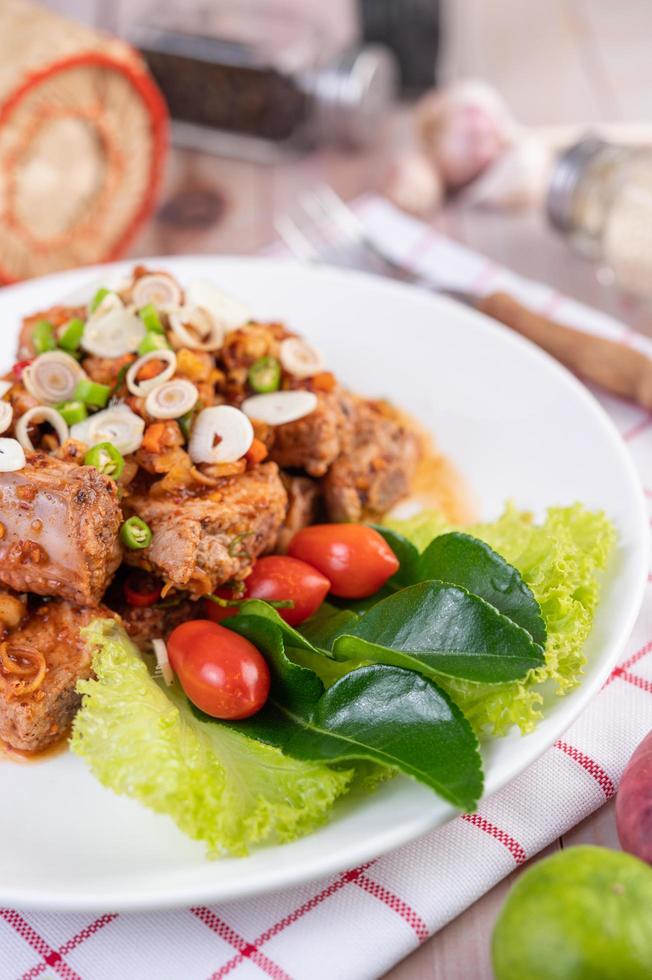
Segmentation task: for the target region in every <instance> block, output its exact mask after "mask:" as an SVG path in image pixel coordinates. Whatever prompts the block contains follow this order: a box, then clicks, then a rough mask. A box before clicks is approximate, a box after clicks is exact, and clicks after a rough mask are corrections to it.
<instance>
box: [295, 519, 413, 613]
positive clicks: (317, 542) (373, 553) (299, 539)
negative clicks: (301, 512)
mask: <svg viewBox="0 0 652 980" xmlns="http://www.w3.org/2000/svg"><path fill="white" fill-rule="evenodd" d="M288 550H289V553H290V554H291V555H292V556H293V557H294V558H300V559H301V560H302V561H306V562H308V563H309V564H310V565H314V567H315V568H318V569H319V571H320V572H323V574H324V575H325V576H326V577H327V578H328V579H329V580H330V583H331V592H332V593H333V595H337V596H341V597H342V598H343V599H366V597H367V596H370V595H374V593H376V592H378V590H379V589H380V588H382V586H383V585H384V584H385V582H386V581H387V579H388V578H391V576H392V575H394V573H395V572H397V571H398V568H399V561H398V558H397V557H396V555H395V554H394V552H393V551H392V549H391V548H390V546H389V545H388V544H387V542H386V541H385V539H384V538H383V537H382V535H380V534H379V533H378V531H374V529H373V528H372V527H367V526H366V525H364V524H313V525H312V526H311V527H304V528H303V530H302V531H299V532H298V533H297V534H295V536H294V537H293V538H292V541H291V542H290V547H289V549H288Z"/></svg>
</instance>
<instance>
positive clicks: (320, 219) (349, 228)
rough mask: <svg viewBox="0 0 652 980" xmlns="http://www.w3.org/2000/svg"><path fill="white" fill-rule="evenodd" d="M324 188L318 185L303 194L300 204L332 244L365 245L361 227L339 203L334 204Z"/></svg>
mask: <svg viewBox="0 0 652 980" xmlns="http://www.w3.org/2000/svg"><path fill="white" fill-rule="evenodd" d="M323 190H324V189H323V188H321V187H317V188H313V189H312V190H311V191H307V192H306V193H304V194H302V195H301V197H300V198H299V201H298V204H299V206H300V207H302V208H303V210H304V211H305V213H306V214H307V215H308V217H309V218H310V219H311V221H312V222H313V224H314V225H315V227H317V228H319V229H320V231H321V232H322V233H323V234H324V235H325V236H326V237H327V238H328V239H329V240H330V242H331V244H333V245H356V246H363V245H364V244H365V241H364V237H363V234H362V229H361V227H359V226H357V224H355V223H354V222H349V221H348V220H346V217H345V216H343V215H342V213H341V212H340V211H339V209H338V208H337V205H333V203H332V202H331V201H330V199H329V198H328V196H327V195H326V194H324V192H323ZM341 203H342V202H341ZM342 206H343V207H344V205H342ZM345 210H346V208H345Z"/></svg>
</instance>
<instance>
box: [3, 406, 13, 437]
mask: <svg viewBox="0 0 652 980" xmlns="http://www.w3.org/2000/svg"><path fill="white" fill-rule="evenodd" d="M13 417H14V410H13V408H12V407H11V405H10V404H9V402H0V432H6V431H7V429H8V428H9V426H10V425H11V420H12V419H13Z"/></svg>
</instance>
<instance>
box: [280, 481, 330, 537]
mask: <svg viewBox="0 0 652 980" xmlns="http://www.w3.org/2000/svg"><path fill="white" fill-rule="evenodd" d="M282 479H283V484H284V486H285V489H286V490H287V495H288V509H287V513H286V515H285V521H284V522H283V527H282V528H281V530H280V531H279V534H278V538H277V539H276V547H275V549H274V550H275V551H280V552H281V553H282V554H285V552H286V551H287V550H288V546H289V544H290V541H291V540H292V538H293V537H294V535H295V534H296V533H297V531H300V530H301V528H302V527H307V526H308V524H314V523H315V521H316V520H317V517H318V513H319V506H320V503H321V491H320V488H319V484H318V483H317V481H316V480H311V479H310V477H308V476H289V475H287V474H285V473H284V474H283V477H282Z"/></svg>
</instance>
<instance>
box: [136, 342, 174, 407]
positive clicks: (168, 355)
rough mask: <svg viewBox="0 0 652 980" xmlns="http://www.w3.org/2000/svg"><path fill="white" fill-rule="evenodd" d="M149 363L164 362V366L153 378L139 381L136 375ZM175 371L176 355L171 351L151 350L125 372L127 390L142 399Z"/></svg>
mask: <svg viewBox="0 0 652 980" xmlns="http://www.w3.org/2000/svg"><path fill="white" fill-rule="evenodd" d="M150 361H165V364H166V366H165V367H164V368H163V370H162V371H161V372H160V373H159V374H157V375H156V377H155V378H148V379H147V380H146V381H139V380H138V374H139V372H140V371H141V370H142V369H143V368H144V366H145V365H146V364H149V362H150ZM176 369H177V355H176V354H175V353H174V351H172V350H152V351H149V352H148V353H147V354H143V356H142V357H139V358H138V360H137V361H134V363H133V364H132V365H131V367H130V368H129V370H128V371H127V377H126V381H127V388H128V389H129V391H130V392H131V394H132V395H137V396H138V397H139V398H144V397H145V395H146V394H147V393H148V392H150V391H152V389H153V388H157V387H158V386H159V385H162V384H163V382H164V381H169V380H170V378H171V377H172V375H173V374H174V372H175V371H176Z"/></svg>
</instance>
